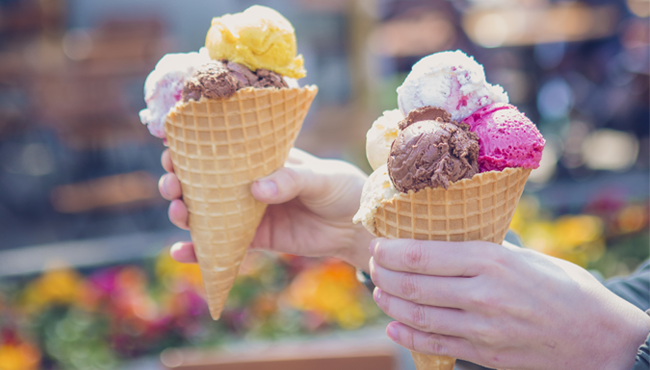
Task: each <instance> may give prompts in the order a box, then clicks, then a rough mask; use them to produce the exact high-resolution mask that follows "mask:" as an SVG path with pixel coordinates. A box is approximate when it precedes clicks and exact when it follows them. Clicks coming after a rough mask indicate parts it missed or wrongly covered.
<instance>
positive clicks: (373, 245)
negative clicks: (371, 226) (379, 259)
mask: <svg viewBox="0 0 650 370" xmlns="http://www.w3.org/2000/svg"><path fill="white" fill-rule="evenodd" d="M377 243H379V240H377V239H373V240H371V241H370V255H371V256H372V257H374V256H375V249H376V248H377Z"/></svg>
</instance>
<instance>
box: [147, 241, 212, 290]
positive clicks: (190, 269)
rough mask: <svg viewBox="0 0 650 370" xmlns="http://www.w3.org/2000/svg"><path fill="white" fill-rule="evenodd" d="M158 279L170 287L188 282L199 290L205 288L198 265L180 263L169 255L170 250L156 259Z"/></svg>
mask: <svg viewBox="0 0 650 370" xmlns="http://www.w3.org/2000/svg"><path fill="white" fill-rule="evenodd" d="M155 269H156V278H158V279H159V280H161V281H164V282H165V283H166V284H168V285H173V284H175V283H176V282H178V281H182V282H187V283H189V284H190V285H192V286H193V287H195V288H198V289H199V290H200V289H202V287H203V280H202V279H201V270H200V269H199V265H198V264H196V263H180V262H177V261H175V260H174V259H173V258H171V256H170V255H169V248H167V249H164V250H163V251H162V252H161V253H160V255H158V258H157V259H156V268H155Z"/></svg>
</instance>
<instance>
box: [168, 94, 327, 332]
mask: <svg viewBox="0 0 650 370" xmlns="http://www.w3.org/2000/svg"><path fill="white" fill-rule="evenodd" d="M317 92H318V89H317V87H315V86H306V87H303V88H291V89H289V88H285V89H274V88H269V89H257V88H252V87H251V88H245V89H242V90H239V91H237V92H236V93H235V94H234V95H233V96H231V97H230V98H226V99H205V98H201V100H199V101H193V100H190V101H189V102H186V103H181V104H178V105H176V106H175V107H174V109H172V111H171V112H170V113H169V114H168V115H167V118H166V121H165V132H166V134H167V141H168V145H169V148H170V151H171V158H172V163H173V165H174V172H175V173H176V176H177V177H178V179H179V180H180V182H181V187H182V191H183V201H184V202H185V204H186V205H187V209H188V211H189V221H188V222H189V226H190V234H191V236H192V241H193V242H194V250H195V252H196V257H197V259H198V262H199V267H200V269H201V276H202V278H203V283H204V286H205V293H206V299H207V302H208V306H209V308H210V315H211V316H212V318H213V319H215V320H217V319H218V318H219V317H220V316H221V312H222V310H223V308H224V305H225V302H226V298H227V297H228V292H229V291H230V288H231V287H232V285H233V283H234V281H235V277H236V276H237V273H238V272H239V266H240V265H241V263H242V261H243V259H244V256H245V255H246V251H247V249H248V246H249V245H250V243H251V242H252V241H253V238H254V236H255V232H256V230H257V227H258V226H259V224H260V222H261V220H262V216H263V215H264V211H265V210H266V204H264V203H261V202H258V201H257V200H255V199H254V198H253V195H252V193H251V185H252V183H253V181H255V180H257V179H259V178H262V177H264V176H267V175H269V174H271V173H272V172H273V171H275V170H276V169H278V168H280V167H282V166H283V165H284V162H285V160H286V159H287V156H288V155H289V150H290V149H291V147H292V146H293V144H294V141H295V139H296V137H297V136H298V132H299V131H300V128H301V126H302V122H303V121H304V119H305V116H306V115H307V111H308V110H309V107H310V106H311V103H312V101H313V99H314V97H315V96H316V93H317Z"/></svg>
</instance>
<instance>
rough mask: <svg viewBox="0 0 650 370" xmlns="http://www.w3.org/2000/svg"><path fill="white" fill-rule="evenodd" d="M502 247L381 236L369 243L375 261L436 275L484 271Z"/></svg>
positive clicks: (392, 266)
mask: <svg viewBox="0 0 650 370" xmlns="http://www.w3.org/2000/svg"><path fill="white" fill-rule="evenodd" d="M498 249H503V248H502V247H501V246H499V245H497V244H493V243H488V242H482V241H467V242H444V241H428V240H413V239H384V238H378V239H375V240H373V242H372V243H371V244H370V251H371V254H372V256H373V259H374V260H375V262H376V263H377V264H378V265H380V266H382V267H384V268H386V269H389V270H393V271H402V272H411V273H416V274H424V275H434V276H466V277H472V276H477V275H479V274H481V272H482V271H484V270H485V268H486V267H488V266H489V264H490V261H492V260H493V257H494V256H495V254H497V253H500V252H499V250H498Z"/></svg>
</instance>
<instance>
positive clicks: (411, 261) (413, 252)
mask: <svg viewBox="0 0 650 370" xmlns="http://www.w3.org/2000/svg"><path fill="white" fill-rule="evenodd" d="M402 259H403V263H404V266H406V267H407V268H408V269H410V270H411V271H421V270H422V269H423V268H424V265H425V264H426V259H425V255H424V249H423V248H422V244H421V243H419V242H417V241H409V243H408V244H407V245H406V250H405V252H404V253H403V254H402Z"/></svg>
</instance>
